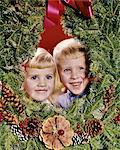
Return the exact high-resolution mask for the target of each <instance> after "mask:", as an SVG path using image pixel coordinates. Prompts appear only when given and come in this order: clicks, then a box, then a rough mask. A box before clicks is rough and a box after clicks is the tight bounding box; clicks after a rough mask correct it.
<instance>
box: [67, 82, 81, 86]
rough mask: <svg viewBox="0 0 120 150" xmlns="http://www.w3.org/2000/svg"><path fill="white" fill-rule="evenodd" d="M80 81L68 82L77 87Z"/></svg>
mask: <svg viewBox="0 0 120 150" xmlns="http://www.w3.org/2000/svg"><path fill="white" fill-rule="evenodd" d="M81 83H82V82H71V83H70V84H71V85H72V86H74V87H79V86H80V85H81Z"/></svg>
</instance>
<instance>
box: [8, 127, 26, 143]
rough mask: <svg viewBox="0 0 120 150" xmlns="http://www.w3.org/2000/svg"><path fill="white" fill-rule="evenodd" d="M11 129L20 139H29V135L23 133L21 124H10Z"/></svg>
mask: <svg viewBox="0 0 120 150" xmlns="http://www.w3.org/2000/svg"><path fill="white" fill-rule="evenodd" d="M10 129H11V131H12V133H13V134H14V135H17V136H18V138H19V140H20V141H27V140H28V137H27V136H25V135H24V134H23V133H22V130H21V129H20V127H19V125H10Z"/></svg>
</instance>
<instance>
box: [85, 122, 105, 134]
mask: <svg viewBox="0 0 120 150" xmlns="http://www.w3.org/2000/svg"><path fill="white" fill-rule="evenodd" d="M103 127H104V125H103V122H102V121H101V120H97V119H91V120H87V121H86V123H85V131H86V133H88V135H90V136H91V137H95V136H97V135H99V134H101V133H102V132H103Z"/></svg>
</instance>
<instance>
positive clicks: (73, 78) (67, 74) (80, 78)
mask: <svg viewBox="0 0 120 150" xmlns="http://www.w3.org/2000/svg"><path fill="white" fill-rule="evenodd" d="M59 65H60V67H58V71H59V74H60V79H61V82H62V83H63V84H64V86H65V87H66V88H67V89H68V90H70V91H71V92H72V93H73V94H75V95H79V94H81V93H82V92H83V91H84V89H85V87H86V86H87V84H88V79H87V78H86V74H85V72H86V64H85V57H84V55H83V54H81V56H80V57H79V58H66V59H62V60H61V62H60V63H59Z"/></svg>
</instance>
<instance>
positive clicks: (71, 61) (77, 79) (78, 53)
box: [53, 38, 90, 109]
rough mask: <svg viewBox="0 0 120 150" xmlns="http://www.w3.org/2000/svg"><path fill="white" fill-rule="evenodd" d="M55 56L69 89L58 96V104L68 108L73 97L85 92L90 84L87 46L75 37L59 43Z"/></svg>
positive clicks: (66, 86) (62, 78) (63, 79)
mask: <svg viewBox="0 0 120 150" xmlns="http://www.w3.org/2000/svg"><path fill="white" fill-rule="evenodd" d="M53 56H54V58H55V61H56V64H57V68H58V72H59V75H60V79H61V82H62V83H63V85H64V86H65V88H66V89H67V93H65V94H63V95H61V96H59V97H58V99H57V105H58V106H60V107H62V108H64V109H66V108H68V107H69V106H70V104H71V101H72V100H73V99H76V98H80V97H81V96H82V95H84V94H85V89H86V87H87V85H88V72H89V65H90V62H89V57H88V55H87V52H86V47H85V46H84V45H82V44H81V43H80V42H78V41H77V40H75V39H74V38H71V39H67V40H64V41H62V42H60V43H59V44H57V46H56V47H55V48H54V51H53Z"/></svg>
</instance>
